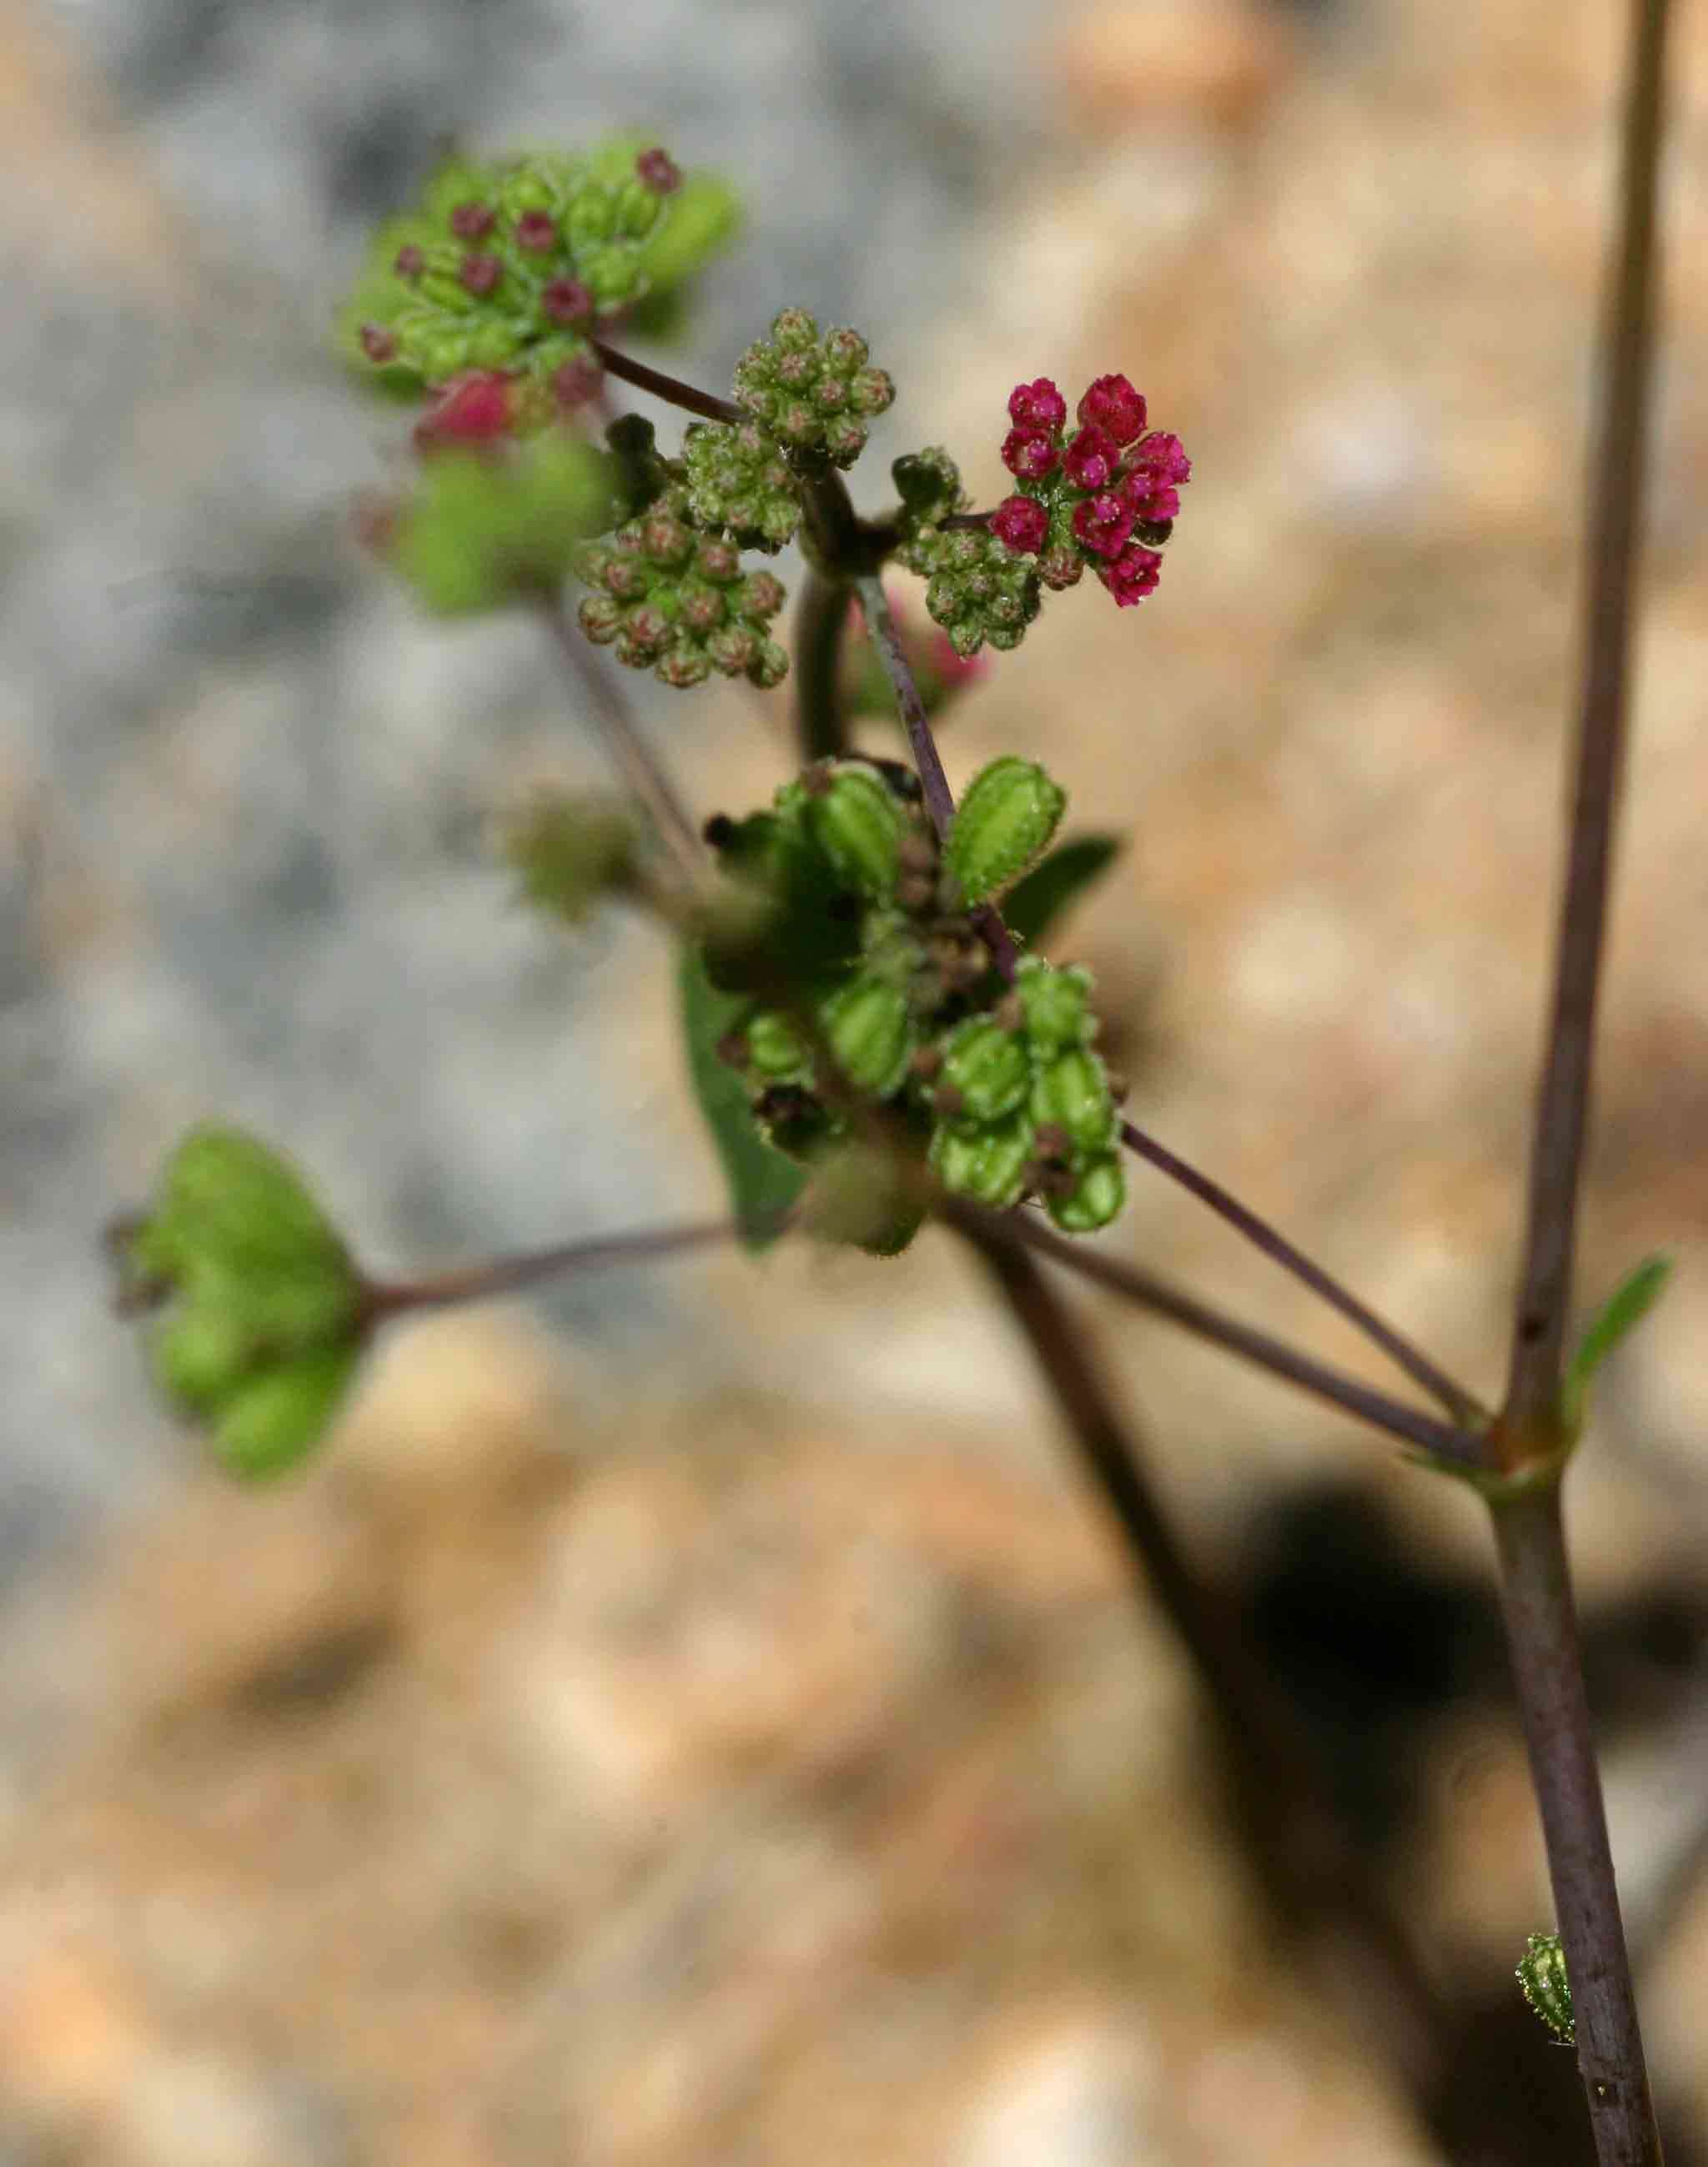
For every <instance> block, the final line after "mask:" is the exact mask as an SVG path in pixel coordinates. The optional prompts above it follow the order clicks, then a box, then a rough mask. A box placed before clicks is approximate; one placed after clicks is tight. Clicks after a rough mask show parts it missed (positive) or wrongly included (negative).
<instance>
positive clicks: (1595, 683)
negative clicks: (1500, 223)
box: [1501, 0, 1668, 1454]
mask: <svg viewBox="0 0 1708 2167" xmlns="http://www.w3.org/2000/svg"><path fill="white" fill-rule="evenodd" d="M1667 16H1668V0H1633V5H1632V13H1631V59H1630V63H1629V75H1628V80H1627V84H1626V108H1625V119H1624V137H1623V140H1624V156H1623V169H1622V175H1621V190H1620V193H1621V206H1620V220H1619V230H1618V235H1617V237H1616V240H1615V244H1614V251H1615V252H1614V255H1613V257H1612V259H1611V262H1610V268H1609V273H1608V283H1607V298H1606V317H1605V330H1604V351H1603V357H1602V368H1601V396H1600V412H1599V416H1598V419H1597V422H1596V427H1595V432H1594V443H1593V445H1592V448H1591V451H1590V458H1589V510H1588V522H1589V523H1588V536H1589V542H1588V548H1589V563H1588V567H1587V572H1586V583H1585V592H1584V643H1583V660H1582V666H1581V670H1580V675H1579V680H1578V703H1577V707H1578V722H1577V763H1576V779H1575V782H1574V784H1573V804H1572V817H1571V840H1570V845H1569V850H1568V861H1567V868H1566V877H1565V884H1564V887H1563V893H1562V896H1561V902H1560V917H1559V930H1558V934H1557V944H1556V960H1555V975H1554V989H1553V1004H1552V1014H1551V1016H1550V1019H1549V1024H1548V1041H1547V1057H1546V1059H1545V1061H1544V1063H1543V1068H1542V1076H1541V1087H1540V1089H1539V1092H1538V1094H1537V1101H1536V1131H1535V1137H1534V1141H1533V1143H1532V1146H1531V1170H1530V1195H1529V1205H1528V1212H1527V1224H1526V1234H1525V1255H1524V1265H1523V1269H1522V1272H1521V1274H1520V1295H1519V1299H1518V1305H1517V1310H1516V1313H1515V1318H1514V1323H1513V1338H1512V1357H1511V1367H1510V1374H1509V1380H1508V1385H1507V1392H1506V1402H1505V1407H1504V1411H1503V1414H1502V1422H1501V1427H1502V1430H1503V1433H1504V1434H1506V1435H1507V1436H1508V1437H1509V1438H1510V1439H1511V1440H1512V1444H1513V1447H1514V1449H1515V1452H1516V1453H1519V1454H1522V1453H1523V1452H1524V1451H1525V1450H1526V1449H1527V1447H1530V1446H1531V1445H1533V1444H1534V1443H1535V1442H1536V1441H1541V1442H1542V1443H1544V1444H1547V1443H1549V1442H1552V1441H1553V1433H1555V1432H1556V1431H1557V1428H1558V1425H1559V1409H1558V1401H1559V1391H1560V1370H1561V1358H1562V1354H1563V1348H1564V1345H1565V1333H1566V1326H1567V1322H1568V1313H1569V1311H1570V1308H1571V1301H1572V1264H1573V1244H1574V1238H1575V1233H1576V1225H1577V1213H1578V1192H1579V1188H1580V1185H1581V1174H1582V1168H1583V1158H1584V1131H1585V1128H1586V1126H1587V1123H1588V1118H1589V1084H1590V1067H1591V1059H1592V1055H1593V1051H1594V1030H1595V1006H1596V995H1597V993H1598V990H1599V988H1600V976H1601V957H1602V950H1603V946H1604V945H1605V933H1606V925H1607V895H1608V886H1609V880H1610V872H1611V866H1612V855H1613V853H1612V843H1613V827H1614V816H1615V811H1616V809H1617V804H1618V799H1619V793H1620V780H1621V769H1622V766H1623V762H1624V753H1625V741H1626V714H1627V709H1628V706H1629V687H1630V676H1631V615H1632V596H1633V590H1634V587H1635V583H1636V571H1637V537H1638V531H1639V524H1640V519H1641V513H1642V491H1643V480H1644V474H1643V463H1644V453H1645V446H1646V442H1647V422H1648V405H1649V389H1650V379H1651V374H1652V370H1651V367H1650V357H1651V352H1652V347H1653V343H1654V315H1655V298H1654V297H1655V287H1656V283H1657V276H1656V274H1657V269H1658V254H1659V250H1658V238H1657V231H1656V226H1657V220H1656V209H1655V201H1656V176H1657V171H1658V165H1659V161H1660V146H1661V140H1662V136H1663V129H1664V119H1663V115H1664V98H1663V90H1664V81H1665V72H1666V65H1665V64H1666V29H1667Z"/></svg>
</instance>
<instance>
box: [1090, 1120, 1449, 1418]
mask: <svg viewBox="0 0 1708 2167" xmlns="http://www.w3.org/2000/svg"><path fill="white" fill-rule="evenodd" d="M1121 1141H1122V1142H1123V1143H1124V1144H1125V1145H1126V1147H1127V1148H1128V1150H1129V1151H1130V1152H1133V1153H1134V1156H1135V1157H1137V1158H1142V1159H1143V1160H1144V1161H1145V1163H1146V1164H1147V1165H1149V1166H1154V1167H1155V1168H1156V1169H1157V1171H1158V1172H1159V1173H1161V1174H1166V1175H1167V1176H1168V1178H1169V1179H1170V1180H1171V1181H1173V1182H1177V1183H1178V1184H1179V1185H1180V1186H1181V1187H1182V1189H1186V1190H1187V1192H1188V1193H1189V1194H1190V1195H1193V1196H1196V1197H1197V1198H1198V1200H1199V1202H1200V1203H1202V1204H1207V1205H1208V1206H1209V1208H1210V1210H1211V1211H1214V1213H1216V1215H1217V1216H1218V1217H1219V1218H1222V1219H1224V1220H1226V1221H1227V1222H1228V1224H1229V1226H1230V1227H1234V1228H1235V1229H1236V1230H1237V1232H1240V1233H1241V1234H1243V1235H1244V1236H1245V1239H1246V1240H1247V1241H1248V1242H1251V1244H1252V1246H1253V1247H1254V1248H1258V1249H1261V1251H1262V1253H1263V1254H1264V1255H1265V1256H1266V1257H1268V1258H1272V1260H1273V1261H1274V1262H1275V1263H1276V1264H1279V1265H1280V1266H1281V1267H1282V1269H1283V1270H1285V1271H1289V1272H1291V1273H1292V1274H1293V1277H1294V1278H1295V1279H1297V1280H1302V1281H1303V1284H1304V1285H1306V1286H1308V1287H1309V1289H1310V1290H1311V1291H1312V1292H1313V1293H1314V1294H1316V1295H1320V1296H1321V1297H1322V1299H1323V1300H1324V1301H1325V1302H1327V1303H1328V1304H1329V1306H1330V1308H1331V1309H1337V1310H1338V1311H1340V1314H1341V1316H1342V1317H1345V1318H1346V1320H1347V1322H1349V1323H1351V1324H1354V1325H1356V1327H1357V1328H1358V1330H1359V1331H1360V1332H1362V1333H1363V1334H1364V1336H1365V1338H1367V1339H1368V1340H1369V1341H1371V1343H1372V1344H1373V1345H1375V1346H1377V1347H1379V1348H1381V1349H1382V1351H1383V1354H1386V1355H1388V1357H1389V1358H1390V1359H1392V1360H1393V1362H1394V1363H1395V1364H1397V1365H1398V1366H1399V1368H1400V1369H1402V1370H1404V1372H1405V1374H1406V1375H1407V1376H1409V1378H1410V1379H1411V1380H1412V1382H1413V1383H1414V1384H1415V1385H1419V1386H1422V1388H1423V1390H1424V1391H1426V1392H1427V1393H1428V1394H1429V1395H1430V1398H1431V1399H1433V1400H1436V1401H1439V1402H1440V1404H1441V1406H1442V1407H1445V1408H1446V1411H1447V1412H1448V1413H1449V1414H1450V1415H1451V1416H1452V1418H1453V1420H1454V1422H1455V1423H1457V1425H1458V1426H1459V1428H1461V1429H1466V1430H1473V1431H1475V1430H1478V1429H1480V1428H1482V1427H1483V1423H1485V1422H1486V1421H1487V1420H1488V1417H1487V1414H1486V1412H1485V1411H1484V1410H1483V1408H1481V1407H1478V1404H1477V1402H1476V1401H1475V1400H1474V1399H1473V1397H1472V1396H1471V1394H1470V1393H1469V1392H1467V1391H1466V1390H1465V1388H1464V1387H1463V1386H1462V1385H1458V1384H1456V1383H1455V1382H1454V1380H1452V1378H1451V1377H1450V1376H1448V1375H1447V1374H1446V1371H1445V1370H1442V1369H1441V1368H1439V1367H1438V1366H1437V1364H1436V1363H1434V1362H1432V1361H1431V1360H1430V1358H1429V1356H1428V1355H1427V1354H1424V1353H1423V1352H1422V1351H1421V1350H1420V1348H1416V1347H1415V1346H1414V1345H1413V1344H1412V1343H1411V1341H1410V1340H1409V1339H1408V1338H1405V1336H1404V1334H1403V1333H1399V1332H1397V1331H1396V1330H1395V1329H1394V1327H1393V1326H1392V1325H1391V1324H1389V1323H1388V1322H1386V1321H1385V1320H1384V1319H1383V1318H1382V1317H1378V1315H1377V1313H1376V1311H1374V1310H1373V1309H1372V1308H1371V1307H1370V1306H1369V1305H1368V1303H1367V1302H1362V1301H1360V1300H1359V1299H1358V1297H1357V1295H1355V1294H1354V1293H1352V1292H1351V1290H1350V1289H1349V1288H1347V1287H1346V1286H1343V1285H1341V1283H1340V1280H1337V1279H1335V1277H1334V1275H1333V1274H1332V1273H1330V1272H1326V1271H1325V1270H1324V1269H1323V1268H1322V1266H1321V1265H1320V1264H1313V1263H1312V1261H1311V1259H1310V1258H1309V1257H1308V1256H1306V1255H1305V1253H1304V1252H1303V1250H1302V1249H1297V1248H1294V1247H1293V1243H1292V1242H1289V1241H1288V1238H1287V1237H1286V1236H1285V1235H1284V1234H1282V1233H1281V1232H1279V1231H1278V1230H1277V1228H1276V1227H1272V1226H1271V1225H1270V1224H1269V1222H1268V1221H1267V1220H1266V1219H1261V1218H1260V1217H1259V1216H1258V1215H1257V1214H1256V1212H1255V1211H1251V1210H1250V1209H1249V1208H1248V1206H1246V1205H1244V1204H1241V1203H1240V1200H1239V1199H1238V1198H1237V1197H1236V1196H1233V1195H1229V1192H1228V1191H1227V1190H1226V1189H1224V1188H1223V1187H1222V1185H1221V1184H1220V1183H1219V1182H1218V1181H1212V1180H1211V1179H1210V1177H1209V1176H1208V1174H1200V1173H1199V1172H1198V1168H1196V1167H1195V1166H1191V1165H1189V1164H1188V1163H1187V1161H1186V1160H1185V1159H1183V1158H1181V1157H1180V1156H1179V1155H1178V1153H1177V1152H1171V1151H1170V1150H1169V1148H1168V1147H1167V1146H1166V1144H1161V1143H1159V1142H1157V1141H1156V1139H1155V1136H1150V1135H1147V1134H1146V1132H1145V1131H1144V1130H1143V1129H1141V1128H1140V1127H1138V1126H1136V1125H1135V1124H1134V1122H1132V1121H1123V1122H1122V1124H1121Z"/></svg>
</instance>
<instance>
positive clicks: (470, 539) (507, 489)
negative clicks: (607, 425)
mask: <svg viewBox="0 0 1708 2167" xmlns="http://www.w3.org/2000/svg"><path fill="white" fill-rule="evenodd" d="M613 479H614V470H613V466H612V463H611V460H610V459H609V458H606V456H605V454H603V453H599V452H595V450H594V449H593V448H592V447H591V446H590V445H588V444H584V443H582V442H580V441H579V439H575V438H572V437H567V436H563V435H560V436H559V437H557V438H555V439H554V440H553V441H552V442H546V443H538V444H531V445H529V446H528V447H527V448H526V449H524V450H522V451H521V452H519V453H517V454H516V457H515V458H510V459H506V460H504V461H501V462H500V461H493V460H489V459H484V458H480V457H479V456H478V455H477V454H476V453H472V452H441V453H438V454H437V455H436V457H435V458H432V459H431V460H430V461H429V463H428V464H427V467H426V472H425V474H424V475H423V477H422V480H421V485H420V489H419V490H418V491H417V493H416V495H415V498H414V500H413V501H412V502H411V503H410V505H409V506H407V507H406V508H405V511H404V512H403V514H402V516H401V517H400V519H399V523H398V531H397V536H396V539H395V541H394V543H393V547H392V562H393V564H394V565H395V567H396V569H397V570H399V572H400V573H401V574H402V575H403V576H404V578H405V580H408V581H409V583H410V585H411V586H412V587H414V589H415V592H416V594H417V595H418V596H420V599H421V601H424V602H425V603H426V606H427V607H428V608H429V609H430V610H432V611H433V612H436V614H437V615H439V616H442V617H458V616H465V615H467V614H468V613H469V612H473V611H476V610H484V609H496V608H500V607H503V606H504V605H505V603H509V602H514V601H517V600H519V599H521V598H523V597H525V596H527V595H528V594H530V593H537V592H539V591H542V590H547V589H550V588H551V587H553V586H555V585H558V583H559V582H560V581H561V580H563V577H564V576H565V575H566V574H567V573H568V570H569V565H570V561H571V559H572V558H573V556H574V551H575V547H576V544H577V543H579V542H580V541H582V540H583V539H584V538H585V537H587V536H588V535H590V534H597V533H599V532H600V531H601V530H602V529H603V528H605V527H607V526H608V525H609V524H610V523H611V514H612V510H613V506H612V503H611V489H612V483H613Z"/></svg>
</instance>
